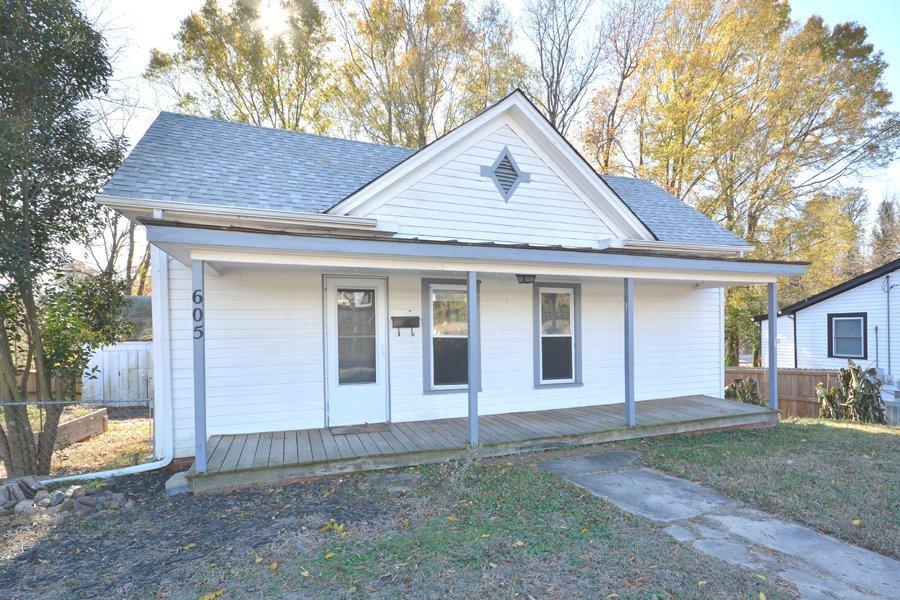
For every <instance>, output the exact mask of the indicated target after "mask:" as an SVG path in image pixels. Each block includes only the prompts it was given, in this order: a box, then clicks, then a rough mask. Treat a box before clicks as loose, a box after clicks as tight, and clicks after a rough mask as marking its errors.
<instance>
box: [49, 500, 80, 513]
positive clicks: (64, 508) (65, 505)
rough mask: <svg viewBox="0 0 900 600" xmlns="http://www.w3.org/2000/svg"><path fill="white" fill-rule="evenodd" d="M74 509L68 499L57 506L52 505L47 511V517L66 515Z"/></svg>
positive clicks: (73, 505) (72, 502) (71, 501)
mask: <svg viewBox="0 0 900 600" xmlns="http://www.w3.org/2000/svg"><path fill="white" fill-rule="evenodd" d="M74 507H75V502H74V501H73V500H70V499H68V498H67V499H65V500H63V501H62V502H60V503H59V504H54V505H53V506H51V507H50V508H48V509H47V514H48V515H51V516H52V515H58V514H62V513H67V512H69V511H70V510H72V509H73V508H74Z"/></svg>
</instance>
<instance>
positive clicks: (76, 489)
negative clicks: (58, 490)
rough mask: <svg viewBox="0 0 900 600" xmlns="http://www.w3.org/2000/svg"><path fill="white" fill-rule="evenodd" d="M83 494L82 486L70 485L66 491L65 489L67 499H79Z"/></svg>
mask: <svg viewBox="0 0 900 600" xmlns="http://www.w3.org/2000/svg"><path fill="white" fill-rule="evenodd" d="M84 494H85V490H84V486H81V485H70V486H69V487H68V489H66V496H68V497H69V498H80V497H81V496H84Z"/></svg>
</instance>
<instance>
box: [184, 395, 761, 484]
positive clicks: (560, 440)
mask: <svg viewBox="0 0 900 600" xmlns="http://www.w3.org/2000/svg"><path fill="white" fill-rule="evenodd" d="M710 400H715V401H716V402H717V404H716V405H715V406H710V411H709V412H708V413H707V415H709V414H712V415H714V416H707V415H703V414H702V413H699V412H695V413H694V414H692V415H690V416H688V417H685V416H682V417H681V418H680V419H679V420H673V421H666V422H656V423H648V424H643V425H642V424H640V421H639V424H638V425H637V426H635V427H623V426H618V425H617V426H612V427H608V428H599V427H598V428H597V430H594V431H585V432H580V433H574V434H564V435H547V432H548V431H550V430H551V429H552V427H550V426H552V425H554V423H553V422H552V421H544V423H543V425H541V426H540V429H536V431H535V432H534V434H533V437H530V438H528V439H519V440H511V441H506V442H502V443H486V444H483V445H479V446H476V447H469V446H465V445H464V444H463V443H457V444H451V443H448V444H447V445H446V447H440V448H434V449H429V450H423V451H418V452H396V453H387V454H376V453H373V454H371V455H366V456H359V457H355V458H346V459H336V460H328V459H326V460H319V461H307V462H304V463H301V464H278V465H277V466H267V467H261V468H256V469H252V468H248V469H240V470H230V471H224V472H221V471H219V472H215V471H212V470H211V471H210V472H207V473H204V474H198V473H196V472H194V467H193V466H192V467H191V469H190V470H188V471H187V473H186V478H187V483H188V487H189V489H190V490H191V491H194V492H200V491H208V490H215V489H220V488H228V487H237V486H246V485H255V484H266V483H274V482H279V481H286V480H291V479H304V478H310V477H321V476H327V475H337V474H345V473H352V472H359V471H373V470H379V469H392V468H400V467H409V466H414V465H426V464H435V463H441V462H447V461H451V460H471V459H478V458H489V457H498V456H509V455H513V454H523V453H527V452H539V451H545V450H554V449H564V448H572V447H575V446H584V445H591V444H598V443H602V442H612V441H620V440H628V439H634V438H640V437H653V436H662V435H672V434H690V433H698V432H705V431H718V430H724V429H734V428H755V427H771V426H774V425H776V424H777V423H778V412H777V411H772V410H769V409H767V408H762V407H752V410H751V409H750V406H751V405H746V404H745V405H737V403H732V404H735V405H737V406H735V409H736V410H735V412H734V413H733V414H722V413H723V412H725V411H723V410H722V405H721V404H719V403H722V402H729V403H730V401H726V400H719V399H712V398H710ZM639 407H640V405H639ZM565 410H573V411H574V410H580V409H562V410H560V411H559V412H560V413H562V412H563V411H565ZM523 414H527V413H517V415H523ZM499 416H500V415H494V416H493V417H499ZM576 416H577V415H576ZM488 418H489V417H482V420H483V421H487V419H488ZM560 418H562V417H560ZM425 423H429V422H425ZM433 423H435V424H439V423H440V421H434V422H433ZM548 424H549V425H550V426H548ZM556 425H558V423H556ZM510 426H514V427H518V428H519V429H520V430H524V428H527V423H525V422H524V421H523V420H522V419H521V418H518V419H517V420H516V421H512V420H510ZM535 427H538V425H535ZM522 435H523V436H524V435H526V434H525V433H523V434H522Z"/></svg>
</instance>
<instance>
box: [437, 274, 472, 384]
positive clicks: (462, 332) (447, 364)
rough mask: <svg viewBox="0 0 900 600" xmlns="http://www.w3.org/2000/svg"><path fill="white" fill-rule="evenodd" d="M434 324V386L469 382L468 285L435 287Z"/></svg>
mask: <svg viewBox="0 0 900 600" xmlns="http://www.w3.org/2000/svg"><path fill="white" fill-rule="evenodd" d="M431 327H432V329H431V367H432V385H434V386H462V385H466V384H467V383H468V381H469V353H468V346H469V339H468V302H467V296H466V291H465V288H462V287H452V286H451V287H446V288H445V287H432V289H431Z"/></svg>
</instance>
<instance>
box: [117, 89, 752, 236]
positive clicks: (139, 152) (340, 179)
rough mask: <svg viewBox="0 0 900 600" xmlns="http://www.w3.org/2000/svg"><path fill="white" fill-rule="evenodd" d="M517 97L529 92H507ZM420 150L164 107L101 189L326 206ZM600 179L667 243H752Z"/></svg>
mask: <svg viewBox="0 0 900 600" xmlns="http://www.w3.org/2000/svg"><path fill="white" fill-rule="evenodd" d="M515 94H519V95H521V92H514V93H513V94H511V95H510V96H508V97H507V98H510V97H511V96H513V95H515ZM522 98H524V96H522ZM504 100H505V99H504ZM501 102H502V101H501ZM488 110H490V109H488ZM485 112H487V111H485ZM482 114H483V113H482ZM554 133H555V132H554ZM559 138H560V140H562V141H563V142H565V144H567V145H568V146H569V147H571V145H570V144H568V142H567V141H566V140H565V138H563V137H562V136H559ZM436 144H437V142H435V143H433V144H432V145H430V146H429V147H432V146H434V145H436ZM573 151H574V149H573ZM416 154H418V153H417V152H416V151H414V150H411V149H408V148H401V147H396V146H384V145H380V144H372V143H366V142H357V141H351V140H345V139H340V138H333V137H325V136H317V135H310V134H306V133H297V132H291V131H285V130H280V129H272V128H268V127H258V126H253V125H246V124H241V123H231V122H226V121H220V120H216V119H209V118H202V117H194V116H188V115H181V114H177V113H171V112H161V113H160V114H159V116H158V117H157V119H156V120H155V121H154V122H153V123H152V124H151V126H150V128H149V129H148V130H147V132H146V133H145V134H144V136H143V137H142V138H141V140H140V141H139V142H138V143H137V145H136V146H135V147H134V149H133V150H132V151H131V153H130V154H129V155H128V157H127V158H126V159H125V161H124V162H123V163H122V166H121V167H120V168H119V170H118V171H117V172H116V174H115V175H114V176H113V177H112V179H110V181H109V182H108V183H107V185H106V187H105V188H104V191H103V195H105V196H110V197H116V198H126V199H134V200H142V201H144V200H146V201H148V204H152V202H153V201H154V200H156V201H168V202H184V203H190V204H204V205H205V204H208V205H210V206H226V207H233V208H249V209H264V210H279V211H288V212H296V213H324V212H326V211H329V209H332V208H334V207H335V206H336V205H338V204H339V203H340V202H341V201H343V200H346V199H347V198H348V197H351V196H353V195H354V194H356V193H359V192H360V190H363V189H366V188H367V187H370V186H369V185H368V184H370V183H373V182H374V181H375V180H379V179H383V178H382V176H383V175H386V174H388V173H390V172H391V171H393V170H394V168H395V167H397V166H398V165H400V164H401V163H404V162H405V161H406V160H407V159H409V158H410V157H413V156H414V155H416ZM576 154H577V153H576ZM578 156H579V160H581V161H583V160H584V159H583V158H581V157H580V155H578ZM585 164H586V163H585ZM582 168H583V167H582ZM602 181H603V182H605V183H602V184H601V185H605V186H608V188H609V189H611V190H612V192H613V194H614V195H615V196H617V197H618V198H619V199H620V200H621V201H622V203H623V204H624V205H625V206H626V207H627V209H628V210H630V211H631V213H633V214H634V216H636V217H637V219H638V220H639V221H640V222H641V223H642V224H643V226H645V227H646V228H647V229H648V230H649V231H650V232H651V233H652V234H653V235H654V237H656V238H657V239H658V240H660V241H662V242H673V243H688V244H699V245H710V246H736V247H747V246H748V244H747V242H745V241H744V240H743V239H741V238H739V237H738V236H736V235H734V234H732V233H731V232H729V231H727V230H726V229H725V228H723V227H722V226H720V225H719V224H718V223H715V222H714V221H712V220H711V219H709V218H707V217H706V216H705V215H703V214H701V213H700V212H698V211H696V210H694V209H693V208H691V207H690V206H688V205H687V204H685V203H684V202H682V201H681V200H679V199H678V198H676V197H674V196H672V195H671V194H669V193H668V192H666V191H665V190H663V189H661V188H659V187H658V186H657V185H655V184H654V183H652V182H650V181H644V180H640V179H633V178H628V177H619V176H603V177H602Z"/></svg>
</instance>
